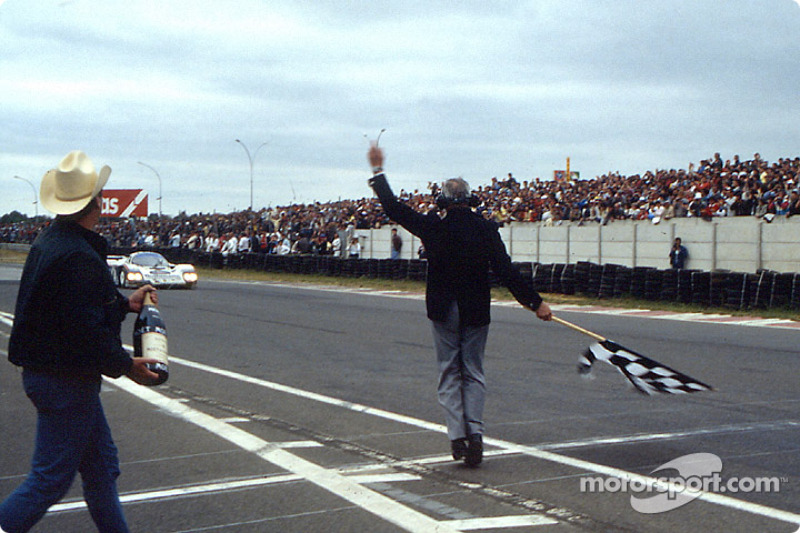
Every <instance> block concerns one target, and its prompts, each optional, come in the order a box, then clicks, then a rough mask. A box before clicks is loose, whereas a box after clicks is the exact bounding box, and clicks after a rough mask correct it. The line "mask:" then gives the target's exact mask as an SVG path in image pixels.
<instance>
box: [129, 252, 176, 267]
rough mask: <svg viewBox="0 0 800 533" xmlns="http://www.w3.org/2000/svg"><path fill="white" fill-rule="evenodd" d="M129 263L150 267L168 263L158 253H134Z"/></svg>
mask: <svg viewBox="0 0 800 533" xmlns="http://www.w3.org/2000/svg"><path fill="white" fill-rule="evenodd" d="M131 263H133V264H134V265H140V266H145V267H150V268H155V267H166V266H167V265H168V264H169V263H167V260H166V259H164V256H162V255H160V254H136V255H135V256H133V257H131Z"/></svg>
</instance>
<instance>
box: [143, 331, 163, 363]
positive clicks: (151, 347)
mask: <svg viewBox="0 0 800 533" xmlns="http://www.w3.org/2000/svg"><path fill="white" fill-rule="evenodd" d="M142 357H145V358H149V359H156V360H158V362H160V363H164V364H166V363H167V362H168V360H167V337H166V335H164V334H162V333H159V332H155V331H151V332H149V333H143V334H142Z"/></svg>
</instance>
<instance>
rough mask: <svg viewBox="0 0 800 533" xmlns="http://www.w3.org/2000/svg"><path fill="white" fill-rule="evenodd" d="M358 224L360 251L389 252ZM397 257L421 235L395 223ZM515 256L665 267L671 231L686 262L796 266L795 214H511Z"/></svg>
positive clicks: (379, 235) (370, 254) (384, 236)
mask: <svg viewBox="0 0 800 533" xmlns="http://www.w3.org/2000/svg"><path fill="white" fill-rule="evenodd" d="M392 227H398V228H399V226H386V227H384V228H381V229H377V230H358V232H357V233H358V234H359V235H360V236H361V243H362V247H363V250H364V255H363V257H365V258H374V259H385V258H388V257H389V251H390V244H389V238H390V232H391V228H392ZM399 234H400V236H401V237H402V239H403V250H402V254H401V256H402V258H403V259H412V258H416V257H417V249H418V248H419V245H420V241H419V239H418V238H416V237H414V236H413V235H411V234H410V233H408V232H407V231H406V230H405V229H403V228H399ZM500 234H501V235H502V237H503V240H504V242H505V243H506V248H507V249H508V252H509V254H510V255H511V258H512V259H513V260H514V261H520V262H522V261H525V262H539V263H576V262H578V261H591V262H593V263H598V264H606V263H614V264H619V265H626V266H630V267H634V266H652V267H657V268H668V267H669V258H668V256H669V251H670V248H671V247H672V241H673V240H674V239H675V237H680V238H681V239H682V240H683V244H684V245H685V246H686V248H687V249H688V250H689V260H688V262H687V265H686V266H687V268H691V269H696V270H704V271H712V270H731V271H735V272H755V271H756V270H758V269H762V268H763V269H768V270H775V271H778V272H800V217H793V218H789V219H787V218H785V217H776V218H775V220H774V221H773V222H772V223H769V224H768V223H766V222H763V221H760V220H758V219H755V218H753V217H730V218H719V219H714V220H713V221H711V222H706V221H704V220H702V219H698V218H681V219H673V220H669V221H663V222H661V223H659V224H653V223H651V222H649V221H615V222H611V223H610V224H608V225H607V226H601V225H599V224H587V225H584V226H579V225H577V224H567V223H565V224H562V225H560V226H544V225H541V224H536V223H520V222H515V223H512V224H507V225H505V226H504V227H503V228H501V229H500Z"/></svg>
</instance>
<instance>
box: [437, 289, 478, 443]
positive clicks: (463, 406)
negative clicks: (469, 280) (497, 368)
mask: <svg viewBox="0 0 800 533" xmlns="http://www.w3.org/2000/svg"><path fill="white" fill-rule="evenodd" d="M431 324H432V326H433V341H434V344H435V345H436V359H437V362H438V364H439V386H438V393H439V404H440V405H441V406H442V408H443V409H444V414H445V422H446V424H447V436H448V437H449V438H450V440H455V439H461V438H464V437H468V436H470V435H473V434H475V433H480V434H481V435H482V434H483V407H484V404H485V403H486V379H485V378H484V375H483V353H484V350H485V348H486V339H487V337H488V335H489V326H488V325H487V326H480V327H470V326H462V325H461V324H460V321H459V315H458V306H457V305H456V303H455V302H453V305H452V307H451V308H450V311H449V313H448V315H447V319H446V320H445V321H444V322H435V321H434V322H431Z"/></svg>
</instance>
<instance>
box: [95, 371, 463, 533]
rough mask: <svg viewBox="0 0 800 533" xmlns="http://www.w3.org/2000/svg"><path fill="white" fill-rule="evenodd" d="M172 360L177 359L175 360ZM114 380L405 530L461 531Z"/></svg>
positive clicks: (207, 417) (150, 392)
mask: <svg viewBox="0 0 800 533" xmlns="http://www.w3.org/2000/svg"><path fill="white" fill-rule="evenodd" d="M172 360H173V361H175V359H172ZM111 383H112V384H113V385H115V386H117V387H119V388H120V389H122V390H124V391H125V392H128V393H129V394H131V395H133V396H136V397H137V398H139V399H141V400H143V401H146V402H147V403H149V404H151V405H153V406H155V407H158V408H159V409H161V410H163V411H164V412H167V413H169V414H171V415H173V416H175V417H177V418H179V419H181V420H183V421H185V422H188V423H190V424H194V425H196V426H199V427H201V428H203V429H205V430H206V431H209V432H211V433H213V434H214V435H216V436H218V437H220V438H223V439H225V440H227V441H228V442H231V443H233V444H235V445H237V446H239V447H240V448H242V449H243V450H245V451H249V452H251V453H253V454H255V455H257V456H258V457H260V458H262V459H264V460H265V461H268V462H270V463H272V464H274V465H275V466H278V467H279V468H282V469H284V470H287V471H289V472H291V473H292V474H295V475H297V476H300V477H302V478H303V479H305V480H307V481H309V482H311V483H313V484H315V485H317V486H318V487H321V488H323V489H325V490H327V491H329V492H331V493H333V494H334V495H336V496H338V497H340V498H342V499H345V500H347V501H349V502H350V503H352V504H354V505H356V506H358V507H359V508H361V509H363V510H365V511H367V512H370V513H372V514H374V515H375V516H377V517H379V518H382V519H384V520H386V521H388V522H391V523H392V524H394V525H396V526H397V527H399V528H401V529H404V530H406V531H411V532H419V533H428V532H440V533H445V532H456V531H457V530H456V529H454V528H452V527H450V526H447V525H445V524H442V523H441V522H439V521H438V520H435V519H433V518H431V517H429V516H427V515H425V514H422V513H420V512H417V511H415V510H413V509H411V508H409V507H407V506H405V505H403V504H401V503H399V502H397V501H395V500H393V499H391V498H389V497H387V496H384V495H383V494H380V493H378V492H375V491H373V490H370V489H369V488H367V487H364V486H362V485H360V484H358V483H356V482H354V481H353V480H351V479H348V478H347V477H346V476H343V475H341V474H340V473H338V472H336V471H334V470H330V469H327V468H324V467H322V466H319V465H317V464H315V463H312V462H310V461H306V460H305V459H301V458H300V457H298V456H296V455H294V454H292V453H291V452H288V451H286V450H284V449H281V448H278V447H277V446H274V445H273V444H272V443H270V442H268V441H265V440H263V439H261V438H259V437H257V436H255V435H253V434H251V433H248V432H246V431H244V430H242V429H240V428H238V427H236V426H232V425H231V424H226V423H225V422H222V421H221V420H219V419H217V418H214V417H213V416H210V415H207V414H205V413H203V412H201V411H198V410H196V409H193V408H192V407H189V406H188V405H186V404H184V403H181V402H177V401H175V400H173V399H171V398H168V397H167V396H164V395H163V394H161V393H159V392H156V391H155V390H153V389H149V388H146V387H142V386H141V385H137V384H136V383H134V382H133V381H130V380H128V379H127V378H120V379H117V380H115V381H111Z"/></svg>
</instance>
